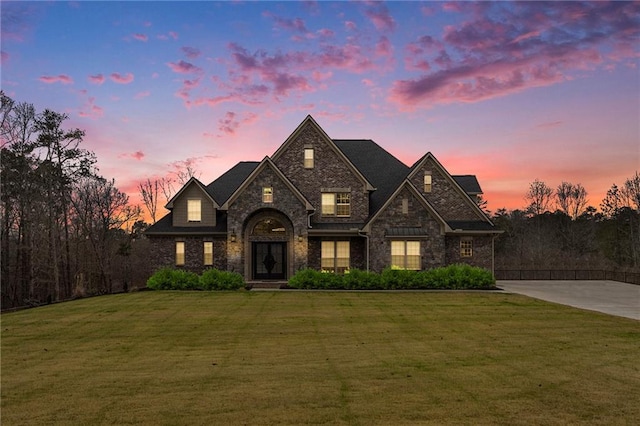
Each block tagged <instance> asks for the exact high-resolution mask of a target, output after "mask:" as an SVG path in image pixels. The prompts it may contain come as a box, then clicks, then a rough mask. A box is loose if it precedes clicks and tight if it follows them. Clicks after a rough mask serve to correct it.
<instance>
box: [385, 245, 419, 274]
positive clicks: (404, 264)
mask: <svg viewBox="0 0 640 426" xmlns="http://www.w3.org/2000/svg"><path fill="white" fill-rule="evenodd" d="M394 243H395V244H394ZM398 243H402V254H394V253H393V248H394V245H396V246H397V244H398ZM409 243H414V244H417V245H418V254H417V255H415V254H407V253H408V249H409ZM394 257H401V258H402V264H401V265H396V264H395V263H394ZM415 257H417V260H418V262H417V265H416V267H411V268H410V267H409V263H410V262H409V260H410V259H413V258H415ZM391 268H396V269H405V270H410V271H420V270H422V244H421V243H420V241H416V240H391Z"/></svg>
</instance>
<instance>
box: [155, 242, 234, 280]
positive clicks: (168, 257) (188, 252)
mask: <svg viewBox="0 0 640 426" xmlns="http://www.w3.org/2000/svg"><path fill="white" fill-rule="evenodd" d="M149 240H150V241H151V243H152V244H151V245H152V247H153V249H152V250H151V251H150V253H149V262H150V264H151V265H153V268H154V271H155V270H158V269H160V268H163V267H176V242H177V241H184V243H185V264H184V266H179V267H178V268H184V269H186V270H189V271H193V272H196V273H201V272H202V271H204V270H205V269H209V268H216V269H220V270H223V271H224V270H226V269H227V248H226V245H227V242H226V241H225V240H224V239H220V238H217V239H214V238H210V237H204V236H186V237H174V236H155V235H154V236H150V237H149ZM205 241H213V266H205V265H204V242H205Z"/></svg>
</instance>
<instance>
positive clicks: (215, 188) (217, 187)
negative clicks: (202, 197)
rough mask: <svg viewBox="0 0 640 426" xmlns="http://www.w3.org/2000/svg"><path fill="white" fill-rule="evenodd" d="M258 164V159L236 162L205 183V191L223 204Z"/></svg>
mask: <svg viewBox="0 0 640 426" xmlns="http://www.w3.org/2000/svg"><path fill="white" fill-rule="evenodd" d="M258 165H260V162H259V161H242V162H240V163H238V164H236V165H235V166H233V167H232V168H231V169H229V170H228V171H227V172H225V173H224V174H223V175H221V176H220V177H219V178H218V179H216V180H214V181H213V182H211V183H210V184H209V185H207V191H208V192H209V194H211V196H212V197H213V198H214V199H215V200H216V201H217V202H218V204H219V205H223V204H224V203H225V202H226V201H227V200H228V199H229V197H231V195H232V194H233V193H234V192H235V191H236V190H237V189H238V187H240V185H242V183H243V182H244V181H245V180H246V179H247V178H248V177H249V175H251V173H253V171H254V170H255V169H256V167H258Z"/></svg>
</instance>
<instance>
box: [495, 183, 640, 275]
mask: <svg viewBox="0 0 640 426" xmlns="http://www.w3.org/2000/svg"><path fill="white" fill-rule="evenodd" d="M524 200H525V202H526V206H525V207H524V208H523V209H515V210H511V211H507V210H506V209H499V210H497V211H496V212H495V213H494V214H493V215H491V212H488V213H489V214H490V215H491V217H492V220H493V222H494V223H495V224H496V226H497V227H498V228H499V229H501V230H503V231H504V234H502V235H501V236H500V237H498V238H497V240H496V245H495V259H496V269H502V270H508V269H533V270H536V269H537V270H542V269H565V270H566V269H590V270H593V269H610V270H627V271H638V270H640V175H639V174H638V172H637V171H636V172H635V173H634V175H633V176H631V177H629V178H628V179H626V180H625V182H624V183H623V184H622V185H621V186H618V185H616V184H615V183H614V184H613V185H612V186H611V188H610V189H609V190H608V191H607V194H606V196H605V198H604V199H603V200H602V202H601V203H600V206H599V207H600V211H598V210H597V209H596V208H595V207H593V206H591V205H588V199H587V191H586V189H585V188H584V187H583V186H582V185H581V184H572V183H570V182H562V183H561V184H560V185H558V187H556V188H552V187H550V186H548V185H547V184H546V183H545V182H543V181H540V180H538V179H536V180H535V181H533V182H532V183H530V185H529V189H528V191H527V192H526V193H525V195H524ZM483 206H485V207H486V204H483Z"/></svg>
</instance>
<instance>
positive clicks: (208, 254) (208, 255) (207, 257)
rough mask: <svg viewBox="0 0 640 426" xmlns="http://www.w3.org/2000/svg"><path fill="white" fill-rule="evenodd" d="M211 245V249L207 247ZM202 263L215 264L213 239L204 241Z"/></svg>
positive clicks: (206, 264)
mask: <svg viewBox="0 0 640 426" xmlns="http://www.w3.org/2000/svg"><path fill="white" fill-rule="evenodd" d="M208 247H211V251H208V250H207V248H208ZM202 264H203V265H204V266H213V241H204V242H203V243H202Z"/></svg>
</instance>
